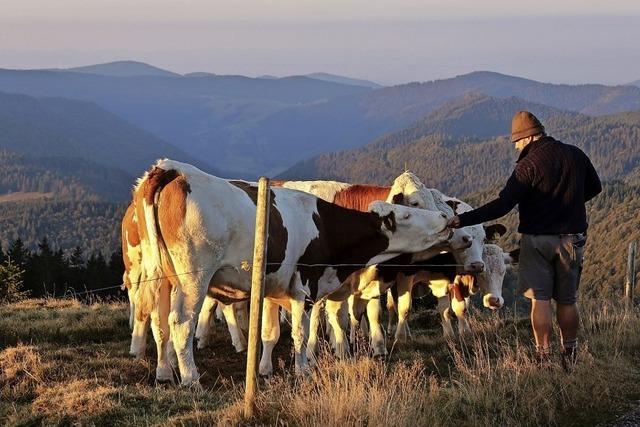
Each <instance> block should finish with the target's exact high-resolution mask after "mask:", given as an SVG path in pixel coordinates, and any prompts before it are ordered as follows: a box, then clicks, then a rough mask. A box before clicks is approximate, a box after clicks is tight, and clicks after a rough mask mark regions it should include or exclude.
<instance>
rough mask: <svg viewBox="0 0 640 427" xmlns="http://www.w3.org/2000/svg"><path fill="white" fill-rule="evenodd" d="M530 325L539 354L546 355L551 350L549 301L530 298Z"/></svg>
mask: <svg viewBox="0 0 640 427" xmlns="http://www.w3.org/2000/svg"><path fill="white" fill-rule="evenodd" d="M531 325H532V327H533V335H534V337H535V340H536V349H537V350H538V354H539V355H540V356H545V355H546V356H548V354H549V352H550V351H551V302H550V301H544V300H536V299H532V300H531Z"/></svg>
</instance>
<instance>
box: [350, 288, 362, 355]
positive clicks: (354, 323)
mask: <svg viewBox="0 0 640 427" xmlns="http://www.w3.org/2000/svg"><path fill="white" fill-rule="evenodd" d="M348 303H349V319H350V321H351V343H352V345H353V346H354V347H355V346H357V345H358V330H359V329H360V319H362V315H363V314H364V312H365V310H366V306H365V301H363V300H362V299H360V298H357V297H355V296H353V295H351V296H350V297H349V299H348Z"/></svg>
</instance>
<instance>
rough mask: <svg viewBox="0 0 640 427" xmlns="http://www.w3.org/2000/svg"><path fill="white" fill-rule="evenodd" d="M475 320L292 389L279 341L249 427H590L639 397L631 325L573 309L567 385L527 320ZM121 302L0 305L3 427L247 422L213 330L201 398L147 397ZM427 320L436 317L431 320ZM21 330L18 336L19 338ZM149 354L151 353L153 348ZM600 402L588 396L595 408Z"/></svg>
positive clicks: (285, 348)
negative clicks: (453, 332) (575, 351)
mask: <svg viewBox="0 0 640 427" xmlns="http://www.w3.org/2000/svg"><path fill="white" fill-rule="evenodd" d="M503 314H504V316H495V315H491V316H488V315H487V316H485V315H484V313H482V314H481V313H477V314H476V315H475V317H474V320H473V321H472V328H473V330H474V334H473V336H471V337H469V338H467V340H466V344H463V343H461V342H457V341H454V342H449V343H446V342H444V341H443V339H442V338H441V330H440V327H439V326H438V325H437V324H435V323H434V322H433V320H428V319H430V318H431V317H430V316H429V315H428V313H422V314H421V315H420V316H414V320H415V321H413V322H412V328H413V331H414V335H415V336H416V339H415V341H414V342H413V343H411V344H406V345H402V346H396V347H394V349H393V351H392V353H391V356H390V358H389V360H388V361H387V362H385V363H383V362H376V361H374V360H372V359H370V358H368V357H366V355H365V354H362V353H360V354H358V357H357V359H356V360H349V361H346V362H339V361H335V360H333V359H332V357H330V356H329V355H326V354H323V355H322V358H321V360H320V368H319V369H317V370H314V371H313V372H312V374H311V375H310V377H309V378H306V379H299V378H295V377H294V375H293V373H292V371H293V367H292V361H291V353H290V351H289V349H290V346H291V343H290V341H289V340H287V338H286V336H287V334H288V331H287V330H285V331H283V334H282V338H281V342H280V343H279V345H278V346H277V347H276V352H275V353H274V357H275V358H276V359H277V361H278V362H277V364H276V366H279V368H278V369H277V373H276V376H275V378H273V379H272V380H270V381H268V382H261V385H260V392H259V394H258V401H257V404H258V417H257V419H256V420H252V421H251V422H250V423H251V424H259V425H280V424H282V425H321V424H323V425H380V426H391V425H393V426H414V425H434V426H458V425H480V426H489V425H502V426H535V425H575V426H578V425H580V426H585V425H596V424H598V423H599V422H603V421H608V420H612V419H613V418H614V417H615V416H616V414H619V413H621V412H624V411H625V410H626V409H627V408H626V406H625V403H624V402H628V401H632V400H635V399H637V398H638V397H640V387H639V386H638V384H639V383H638V380H639V379H640V365H639V363H638V358H637V353H638V351H640V336H639V335H638V333H637V331H638V329H640V315H638V312H637V311H633V312H630V313H627V314H625V313H624V311H623V310H622V309H621V308H619V307H618V306H615V305H611V304H610V303H603V302H600V303H599V304H598V305H594V306H586V307H584V310H583V326H584V328H583V330H582V334H581V337H580V339H581V343H582V350H581V352H580V355H579V364H578V365H577V367H576V369H575V371H574V372H573V374H572V375H567V374H566V373H565V372H564V371H563V370H562V369H561V368H560V366H559V363H558V361H557V358H556V359H555V360H554V363H553V364H551V365H550V366H549V367H548V368H547V369H541V368H539V367H538V366H536V364H535V363H534V362H533V361H532V356H531V351H530V347H531V345H530V340H531V337H530V332H529V329H528V321H527V320H525V319H519V318H517V317H513V316H511V315H508V314H507V313H503ZM127 317H128V315H127V308H126V307H125V306H124V304H94V305H92V306H85V305H81V304H79V303H78V302H75V301H59V300H30V301H25V302H22V303H19V304H13V305H7V306H3V307H0V422H1V423H2V424H5V425H25V424H29V425H36V424H37V425H40V424H45V425H53V424H56V425H70V424H82V425H105V424H110V425H111V424H114V425H115V424H123V423H126V424H127V425H151V424H153V425H156V424H170V425H246V424H247V421H246V420H243V419H242V417H241V414H242V391H243V386H242V384H243V378H244V363H245V362H244V359H245V356H244V355H238V354H234V353H233V350H232V347H231V343H230V339H229V336H228V333H227V332H226V331H225V329H226V328H224V327H223V326H220V325H218V326H216V328H215V329H214V331H215V340H214V342H215V344H214V348H212V349H206V350H198V351H197V352H196V362H197V363H198V366H199V368H200V372H201V373H202V374H203V376H202V378H201V382H202V384H203V386H204V389H203V390H195V389H181V388H178V387H175V386H162V387H155V386H154V385H153V377H154V373H153V371H154V357H153V356H150V357H149V359H148V360H133V359H132V358H131V357H130V356H129V355H128V347H129V331H128V326H127ZM431 319H432V318H431ZM25 325H28V327H25ZM149 350H150V349H149ZM594 396H597V398H594Z"/></svg>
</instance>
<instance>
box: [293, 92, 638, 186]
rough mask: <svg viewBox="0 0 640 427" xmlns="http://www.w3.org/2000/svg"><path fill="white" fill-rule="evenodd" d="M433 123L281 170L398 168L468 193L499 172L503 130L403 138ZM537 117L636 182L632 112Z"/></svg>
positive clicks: (388, 176) (508, 157)
mask: <svg viewBox="0 0 640 427" xmlns="http://www.w3.org/2000/svg"><path fill="white" fill-rule="evenodd" d="M493 105H494V104H493V102H490V103H479V104H476V105H475V108H474V109H473V110H474V113H473V114H471V113H470V112H468V114H464V115H463V116H462V117H461V119H460V120H459V121H457V122H456V126H457V127H458V128H460V129H471V130H472V129H475V126H471V127H469V126H468V125H467V123H468V122H466V120H467V119H469V121H470V122H471V123H474V122H478V123H480V122H482V121H483V119H482V116H492V115H494V114H495V111H496V110H494V109H487V108H485V107H487V106H493ZM521 106H522V104H521V103H513V104H512V107H513V108H505V109H503V110H501V111H500V116H502V117H501V118H500V117H499V120H497V121H496V122H500V120H502V121H503V122H504V123H510V119H511V116H512V114H513V113H514V112H515V111H517V110H518V109H520V108H519V107H521ZM532 110H533V111H534V112H537V111H536V109H532ZM541 116H542V117H544V115H542V114H541ZM487 121H488V122H489V123H491V122H492V120H490V119H487ZM424 123H430V125H429V126H425V125H424ZM441 123H445V124H446V123H447V120H444V121H442V120H441V121H434V122H423V123H420V124H418V125H417V126H414V127H412V128H410V129H409V130H406V131H401V132H398V133H396V134H391V135H388V136H386V137H384V138H382V139H381V140H376V141H374V142H372V143H371V144H369V145H367V146H364V147H362V148H360V149H356V150H350V151H343V152H338V153H332V154H326V155H322V156H318V157H316V158H315V159H311V160H309V161H306V162H302V163H300V164H299V165H297V166H296V167H294V168H292V169H290V170H289V171H287V172H286V173H285V174H284V175H283V177H286V178H291V179H311V178H316V179H335V180H338V181H346V182H372V183H379V184H385V183H389V182H391V181H392V180H393V178H395V177H396V176H397V175H398V174H399V173H401V172H402V171H403V170H405V168H406V169H409V170H412V171H414V172H416V173H417V174H418V175H419V176H420V177H421V178H423V179H424V180H425V183H427V184H428V185H430V186H432V187H436V188H440V189H442V190H444V191H447V192H449V193H451V194H470V193H474V192H477V191H481V190H483V189H485V188H487V187H489V186H492V185H494V184H495V183H496V182H501V181H503V180H505V179H506V178H507V176H508V174H509V173H510V171H511V170H512V168H513V165H514V162H515V159H516V158H517V153H516V152H515V150H514V149H513V145H512V144H510V143H509V140H508V138H507V137H504V136H502V137H496V138H491V139H481V138H476V137H468V136H455V135H453V136H452V135H448V134H442V133H436V134H429V135H426V136H421V137H419V138H418V139H415V140H410V137H411V136H412V135H423V134H422V133H421V132H422V131H423V130H424V129H426V131H428V130H430V129H444V127H442V126H440V124H441ZM544 123H545V125H546V127H547V130H548V131H549V133H550V134H551V135H554V136H555V137H557V138H558V139H560V140H561V141H564V142H567V143H570V144H574V145H577V146H579V147H581V148H582V149H583V150H584V151H585V152H586V153H587V154H588V155H589V156H590V157H591V159H592V161H593V163H594V165H595V166H596V167H597V169H598V171H599V172H600V174H601V175H602V177H603V179H605V180H625V181H626V182H629V183H638V182H640V181H639V178H640V168H639V167H640V144H638V143H637V142H638V141H639V140H640V112H635V113H620V114H615V115H611V116H601V117H589V116H584V115H579V114H575V113H568V114H565V113H560V112H556V113H555V114H551V111H547V118H546V119H545V120H544ZM489 128H490V127H489ZM465 132H471V131H470V130H465ZM502 133H506V132H502ZM407 136H409V138H407ZM408 140H409V141H408Z"/></svg>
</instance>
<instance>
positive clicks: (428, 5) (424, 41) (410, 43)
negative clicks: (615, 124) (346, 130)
mask: <svg viewBox="0 0 640 427" xmlns="http://www.w3.org/2000/svg"><path fill="white" fill-rule="evenodd" d="M532 5H535V9H532V8H533V7H534V6H532ZM638 40H640V1H639V0H612V1H607V2H603V1H601V0H598V1H595V0H538V1H536V2H515V1H512V0H511V1H506V0H459V1H455V0H447V1H444V0H415V1H413V0H388V1H379V0H368V1H365V0H315V1H309V0H295V1H294V0H278V1H257V0H235V1H225V2H223V1H217V0H173V1H168V0H100V1H98V0H55V1H54V0H0V67H4V68H41V67H70V66H77V65H86V64H90V63H96V62H107V61H113V60H119V59H135V60H139V61H144V62H149V63H152V64H154V65H157V66H159V67H163V68H167V69H170V70H173V71H177V72H182V73H184V72H191V71H209V72H214V73H218V74H244V75H252V76H255V75H261V74H273V75H290V74H303V73H309V72H314V71H326V72H331V73H337V74H344V75H350V76H354V77H363V78H369V79H372V80H376V81H380V82H382V83H400V82H406V81H416V80H417V81H424V80H431V79H434V78H444V77H450V76H453V75H457V74H463V73H467V72H470V71H474V70H493V71H499V72H503V73H507V74H515V75H520V76H524V77H530V78H534V79H537V80H543V81H552V82H603V83H626V82H629V81H631V80H636V79H640V42H638Z"/></svg>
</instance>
